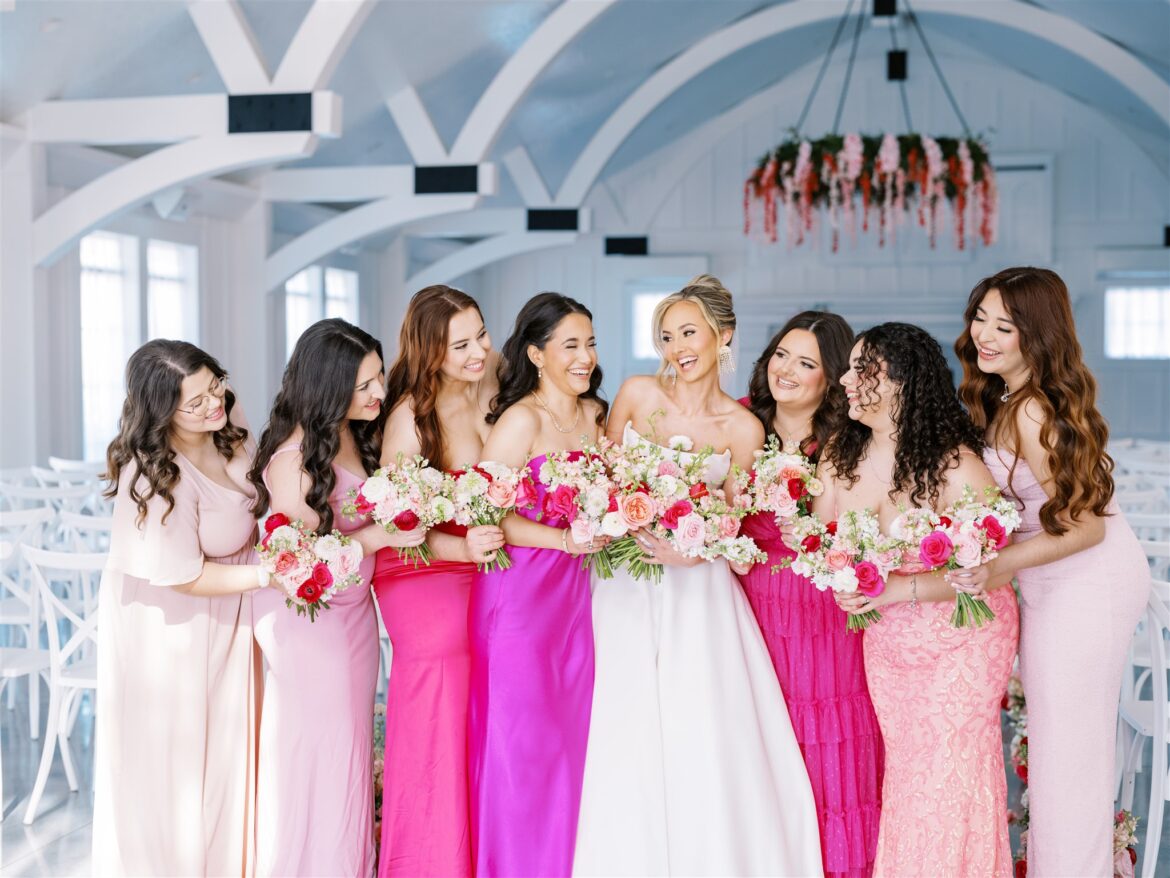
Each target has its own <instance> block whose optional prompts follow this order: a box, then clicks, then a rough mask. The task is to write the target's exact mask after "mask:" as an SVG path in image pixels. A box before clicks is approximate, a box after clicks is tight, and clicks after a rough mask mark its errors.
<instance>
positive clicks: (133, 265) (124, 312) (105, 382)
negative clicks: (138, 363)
mask: <svg viewBox="0 0 1170 878" xmlns="http://www.w3.org/2000/svg"><path fill="white" fill-rule="evenodd" d="M138 333H139V323H138V241H137V239H136V238H132V237H129V236H126V235H112V234H109V233H107V232H95V233H94V234H91V235H87V236H86V237H84V238H82V239H81V400H82V436H83V441H84V445H85V457H86V458H87V459H89V460H100V459H102V458H104V457H105V454H106V446H107V445H109V443H110V440H111V439H113V438H114V436H115V434H116V433H117V432H118V419H119V417H120V416H121V413H122V402H123V400H124V399H125V389H124V387H123V383H122V381H123V372H124V370H125V367H126V360H127V359H129V357H130V354H131V353H132V352H133V351H134V349H135V348H137V347H138V344H139V338H138Z"/></svg>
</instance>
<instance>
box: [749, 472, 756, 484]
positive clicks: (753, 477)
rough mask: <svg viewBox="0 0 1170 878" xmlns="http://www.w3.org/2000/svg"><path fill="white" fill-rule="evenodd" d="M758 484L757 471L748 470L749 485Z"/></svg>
mask: <svg viewBox="0 0 1170 878" xmlns="http://www.w3.org/2000/svg"><path fill="white" fill-rule="evenodd" d="M755 483H756V471H755V470H754V469H750V470H748V484H749V485H754V484H755Z"/></svg>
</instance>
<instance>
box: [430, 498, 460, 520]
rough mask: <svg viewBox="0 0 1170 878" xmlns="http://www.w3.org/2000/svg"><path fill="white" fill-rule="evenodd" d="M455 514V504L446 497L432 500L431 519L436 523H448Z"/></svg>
mask: <svg viewBox="0 0 1170 878" xmlns="http://www.w3.org/2000/svg"><path fill="white" fill-rule="evenodd" d="M454 514H455V504H454V503H452V502H451V501H450V500H448V499H447V498H446V497H434V498H432V499H431V517H432V518H433V519H434V520H435V521H447V520H448V519H449V518H451V517H452V516H453V515H454Z"/></svg>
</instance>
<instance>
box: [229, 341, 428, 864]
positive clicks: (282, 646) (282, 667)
mask: <svg viewBox="0 0 1170 878" xmlns="http://www.w3.org/2000/svg"><path fill="white" fill-rule="evenodd" d="M383 398H384V391H383V374H382V348H381V345H379V344H378V342H377V341H376V340H375V339H374V338H373V337H371V336H370V335H369V334H368V333H366V332H363V331H362V330H361V329H359V328H358V327H356V326H352V325H350V324H349V323H346V322H345V321H344V320H337V319H332V320H321V321H319V322H317V323H314V324H313V325H312V326H310V327H309V328H308V329H307V330H305V332H304V334H303V335H302V336H301V338H300V340H299V341H298V342H297V346H296V349H295V350H294V351H293V355H292V358H291V359H290V360H289V363H288V367H287V368H286V369H285V373H284V380H283V382H282V384H281V388H280V392H279V393H278V394H277V396H276V401H275V402H274V404H273V408H272V416H271V418H270V419H269V422H268V426H267V427H266V428H265V430H264V433H263V435H262V436H261V437H260V448H259V450H258V452H257V454H256V463H255V465H254V466H253V467H252V471H251V472H250V473H249V479H250V480H251V481H252V484H253V485H255V486H256V493H257V505H256V508H257V510H258V511H260V510H264V509H266V508H267V509H268V511H270V512H283V513H285V514H286V515H288V516H289V517H290V518H293V519H300V520H302V521H303V522H304V523H305V524H306V525H308V526H309V527H316V528H317V530H318V531H319V532H321V533H327V532H328V531H330V530H333V529H334V528H336V529H338V530H340V531H341V532H342V533H346V534H349V535H350V536H352V537H353V538H354V539H356V540H357V541H358V542H360V543H361V544H362V547H363V549H365V552H366V557H365V559H364V560H363V561H362V565H361V573H362V580H363V581H362V583H361V584H359V585H354V586H351V587H350V588H348V589H346V590H345V591H343V592H340V593H339V594H337V595H336V596H335V597H334V598H333V599H332V600H331V601H330V606H329V608H328V609H327V610H325V611H323V612H322V613H320V614H319V615H318V617H317V621H315V622H310V621H309V618H308V617H307V616H302V615H298V614H297V613H295V612H294V611H293V610H291V609H289V608H287V607H286V606H285V604H284V596H283V595H282V594H278V593H277V591H276V590H275V589H269V590H268V591H267V592H266V593H265V594H264V595H263V599H262V600H257V601H256V602H255V603H256V640H257V641H258V642H259V644H260V648H261V649H262V650H263V651H264V657H265V659H266V660H267V663H268V676H267V679H266V683H265V689H264V706H263V710H262V713H261V720H260V759H259V777H258V783H257V803H256V873H257V874H258V875H262V876H277V875H281V876H285V875H290V876H291V875H345V876H350V875H352V876H360V878H369V876H371V875H373V872H374V838H373V814H374V790H373V752H372V748H373V723H374V690H375V688H376V686H377V676H378V624H377V620H376V619H375V617H374V602H373V599H372V597H371V594H370V589H369V585H368V584H369V581H370V577H371V575H372V574H373V571H374V553H375V552H376V551H377V550H378V549H380V548H382V547H384V546H387V545H409V544H416V545H417V544H418V543H419V542H421V541H422V539H423V536H424V535H423V534H422V533H421V532H420V531H418V530H415V531H411V532H410V533H407V534H394V535H393V536H391V535H387V533H386V531H385V530H383V529H382V528H381V527H378V526H376V525H370V524H367V523H365V522H363V521H361V520H356V521H355V520H350V519H346V518H345V517H343V516H342V515H341V512H340V510H341V506H342V504H343V503H344V502H345V500H346V494H347V493H348V492H349V490H350V489H351V488H356V487H358V485H360V484H361V483H362V481H363V480H364V479H365V477H366V475H367V474H368V473H370V472H372V471H373V470H375V469H376V468H377V466H378V443H377V436H378V434H377V428H378V424H377V421H378V415H379V414H380V410H381V403H382V399H383Z"/></svg>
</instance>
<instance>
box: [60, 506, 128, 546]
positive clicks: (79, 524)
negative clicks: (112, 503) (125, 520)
mask: <svg viewBox="0 0 1170 878" xmlns="http://www.w3.org/2000/svg"><path fill="white" fill-rule="evenodd" d="M57 525H58V528H59V533H60V537H61V540H62V545H63V547H64V548H65V549H66V551H70V552H108V551H109V549H110V531H111V530H112V529H113V527H114V519H113V518H112V517H111V516H108V515H85V514H82V513H79V512H66V511H62V512H59V513H57Z"/></svg>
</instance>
